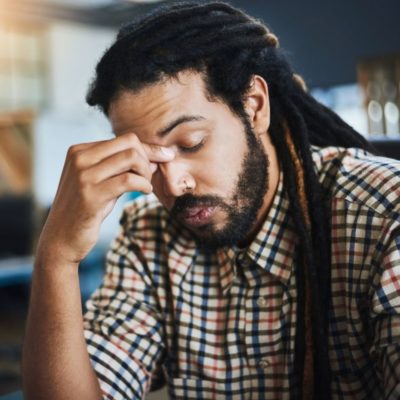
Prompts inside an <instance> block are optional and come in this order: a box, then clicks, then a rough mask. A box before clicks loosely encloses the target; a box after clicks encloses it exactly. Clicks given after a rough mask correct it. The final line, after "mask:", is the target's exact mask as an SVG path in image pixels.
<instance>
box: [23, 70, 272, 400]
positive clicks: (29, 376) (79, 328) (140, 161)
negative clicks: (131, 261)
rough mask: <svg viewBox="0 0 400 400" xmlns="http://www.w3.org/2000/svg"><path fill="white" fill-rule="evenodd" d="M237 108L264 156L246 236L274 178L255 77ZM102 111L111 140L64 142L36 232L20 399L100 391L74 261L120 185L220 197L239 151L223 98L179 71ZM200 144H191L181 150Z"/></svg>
mask: <svg viewBox="0 0 400 400" xmlns="http://www.w3.org/2000/svg"><path fill="white" fill-rule="evenodd" d="M244 105H245V110H246V112H247V114H248V116H249V123H250V125H251V127H252V129H253V131H254V133H255V135H257V137H258V139H259V141H260V143H261V144H262V146H263V147H264V150H265V153H266V155H267V157H268V159H269V174H268V176H269V181H268V190H267V191H266V192H265V196H264V198H263V202H262V206H261V208H260V209H259V211H258V213H257V219H256V222H255V224H254V225H253V227H252V229H251V231H250V232H249V234H248V235H247V238H246V240H247V241H250V240H251V239H252V237H254V235H255V234H256V233H257V231H258V230H259V228H260V225H261V224H262V222H263V220H264V216H265V214H266V213H267V212H268V209H269V207H270V204H271V201H272V198H273V196H274V194H275V191H276V187H277V184H278V177H279V163H278V161H277V158H276V152H275V149H274V147H273V145H272V144H271V142H270V140H269V137H268V134H266V132H267V131H268V127H269V103H268V87H267V84H266V83H265V81H264V80H263V79H262V78H261V77H258V76H255V77H254V79H253V82H252V85H251V88H250V89H249V91H248V93H247V98H246V101H245V104H244ZM193 114H195V115H197V116H198V117H201V119H198V120H197V121H190V122H185V123H183V124H179V125H177V126H175V128H174V129H173V130H171V131H170V132H169V133H168V134H167V135H164V136H163V137H161V136H160V135H157V134H156V132H159V131H160V130H162V129H163V128H165V127H166V126H168V125H170V124H171V122H172V121H174V120H176V118H179V117H181V116H182V115H186V116H193ZM109 118H110V121H111V124H112V127H113V130H114V132H115V133H116V138H114V139H111V140H106V141H100V142H93V143H83V144H79V145H75V146H72V147H71V148H70V149H69V151H68V154H67V157H66V160H65V165H64V169H63V172H62V176H61V179H60V184H59V187H58V191H57V194H56V196H55V199H54V202H53V205H52V208H51V211H50V213H49V216H48V218H47V221H46V224H45V226H44V228H43V231H42V233H41V236H40V239H39V243H38V247H37V251H36V257H35V265H34V272H33V278H32V288H31V300H30V307H29V313H28V318H27V325H26V331H25V339H24V345H23V356H22V375H23V390H24V395H25V398H26V399H28V400H29V399H35V400H38V399H46V400H47V399H53V400H66V399H68V400H69V399H71V400H72V399H73V400H75V399H85V400H91V399H100V398H101V391H100V387H99V383H98V380H97V378H96V374H95V373H94V371H93V369H92V367H91V363H90V359H89V356H88V353H87V349H86V343H85V339H84V337H83V324H82V308H81V298H80V290H79V274H78V267H79V262H80V261H81V260H82V259H83V258H84V257H85V256H86V255H87V254H88V253H89V251H90V250H91V249H92V247H93V246H94V245H95V243H96V242H97V240H98V235H99V230H100V226H101V223H102V221H103V220H104V218H105V217H106V216H107V215H108V214H109V213H110V211H111V210H112V208H113V206H114V204H115V202H116V200H117V199H118V198H119V197H120V196H121V195H122V194H123V193H125V192H128V191H142V192H144V193H150V192H151V191H152V190H154V193H155V194H156V195H157V197H158V198H159V200H160V201H161V203H162V204H163V205H164V206H165V207H166V208H167V209H168V210H171V208H172V207H173V205H174V203H175V201H176V199H177V198H179V197H180V196H182V195H183V194H184V193H185V187H186V186H187V185H189V186H190V187H191V188H192V189H191V191H192V192H193V194H195V195H199V196H201V195H210V194H212V195H217V196H220V197H221V198H224V199H226V200H227V201H229V199H230V197H231V196H232V193H234V190H235V184H236V182H237V178H238V174H239V173H240V170H241V164H242V161H243V158H244V156H245V154H246V150H247V145H246V138H245V134H244V130H243V124H242V122H241V121H240V120H239V118H238V117H236V116H235V115H234V114H233V113H232V112H231V111H230V110H229V108H228V107H227V106H226V105H225V104H223V103H222V102H220V101H216V100H213V101H210V100H209V99H208V98H207V96H206V95H205V90H204V84H203V81H202V78H201V76H200V75H199V74H196V73H191V72H184V73H181V74H180V76H178V79H171V80H167V81H165V82H162V83H158V84H154V85H152V86H149V87H147V88H145V89H143V90H142V91H140V92H139V93H135V94H134V93H131V92H123V93H121V94H120V96H118V97H117V98H116V99H115V100H114V102H113V103H112V104H111V107H110V112H109ZM201 141H204V143H203V147H202V148H201V150H199V151H196V152H190V153H188V152H185V151H184V150H182V147H192V146H194V145H198V143H199V142H201ZM226 224H227V215H226V213H225V212H224V211H223V210H218V212H216V213H215V214H214V216H213V225H214V226H215V227H218V228H221V229H223V227H224V226H225V225H226ZM71 385H72V386H71ZM72 387H73V390H71V388H72Z"/></svg>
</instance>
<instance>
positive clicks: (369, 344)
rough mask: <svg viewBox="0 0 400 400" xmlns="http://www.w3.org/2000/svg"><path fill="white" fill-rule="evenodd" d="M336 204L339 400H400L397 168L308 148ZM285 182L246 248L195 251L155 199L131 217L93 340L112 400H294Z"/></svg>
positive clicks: (95, 360) (94, 305) (115, 247)
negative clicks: (164, 393)
mask: <svg viewBox="0 0 400 400" xmlns="http://www.w3.org/2000/svg"><path fill="white" fill-rule="evenodd" d="M312 154H313V160H314V163H315V169H316V171H317V172H318V174H319V179H320V182H321V183H322V184H323V186H324V187H325V188H326V189H327V190H329V191H330V193H331V208H332V210H331V212H332V214H331V230H332V280H331V282H332V304H331V308H330V311H329V312H330V326H329V356H330V363H331V369H332V382H331V387H330V388H327V391H328V390H330V391H331V393H332V398H333V399H338V400H339V399H351V400H355V399H363V400H366V399H400V214H399V212H400V200H399V199H400V163H398V162H396V161H394V160H390V159H387V158H377V157H372V156H371V155H369V154H368V153H366V152H365V151H363V150H359V149H343V148H338V147H327V148H318V147H316V146H313V147H312ZM288 208H289V202H288V198H287V194H286V191H285V190H284V188H283V184H282V175H281V179H280V183H279V186H278V189H277V192H276V194H275V197H274V199H273V203H272V205H271V208H270V211H269V213H268V215H267V217H266V220H265V223H264V225H263V226H262V229H261V230H260V232H259V233H258V235H257V237H256V238H255V240H254V241H253V242H252V243H251V245H250V246H249V247H248V248H247V249H245V250H243V249H238V248H224V249H221V250H218V251H217V252H215V253H211V254H207V253H204V252H201V251H199V249H197V248H196V246H195V243H194V242H193V240H192V239H191V237H190V235H189V234H188V232H186V231H185V230H182V229H180V228H179V227H177V226H176V225H175V224H174V221H171V220H170V219H169V216H168V213H167V212H166V210H165V209H164V208H163V207H162V206H161V205H160V204H159V203H158V202H157V200H156V199H155V198H154V197H152V196H148V197H142V198H139V199H138V200H136V201H135V202H133V203H130V204H128V205H127V207H126V209H125V212H124V214H123V217H122V219H121V231H120V233H119V235H118V237H117V238H116V239H115V241H114V242H113V244H112V247H111V250H110V251H109V253H108V257H107V267H106V273H105V276H104V280H103V283H102V285H101V286H100V288H99V289H98V290H97V291H96V292H95V293H94V294H93V295H92V297H91V299H90V300H89V301H88V303H87V309H88V310H87V312H86V314H85V316H84V327H85V337H86V340H87V348H88V352H89V354H90V357H91V361H92V364H93V367H94V368H95V370H96V373H97V375H98V378H99V381H100V383H101V388H102V391H103V395H104V399H114V400H118V399H141V398H144V397H145V395H146V393H147V391H148V390H149V388H150V383H151V378H152V376H153V374H154V373H155V371H159V370H160V368H161V369H162V371H163V373H164V374H165V376H166V379H167V382H168V388H169V394H170V397H171V398H172V399H228V398H229V399H252V400H258V399H271V400H272V399H289V398H290V394H291V393H293V391H295V390H296V387H295V383H294V380H293V373H292V372H293V361H294V339H295V331H296V307H297V303H296V299H297V296H296V289H295V288H296V282H295V273H294V269H295V268H296V267H297V265H296V245H297V243H298V239H297V236H296V229H295V228H294V225H293V222H292V220H291V218H290V216H289V213H288Z"/></svg>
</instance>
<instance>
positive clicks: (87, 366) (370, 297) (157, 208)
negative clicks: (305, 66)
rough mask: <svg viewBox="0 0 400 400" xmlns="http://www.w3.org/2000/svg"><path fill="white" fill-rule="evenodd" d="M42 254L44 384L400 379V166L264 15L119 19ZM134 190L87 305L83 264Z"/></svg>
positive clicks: (386, 387)
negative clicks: (326, 92)
mask: <svg viewBox="0 0 400 400" xmlns="http://www.w3.org/2000/svg"><path fill="white" fill-rule="evenodd" d="M87 100H88V103H89V104H90V105H96V106H98V107H100V109H101V110H102V111H103V112H104V113H105V114H106V115H107V116H108V118H109V120H110V122H111V124H112V127H113V131H114V132H115V135H116V138H115V139H112V140H108V141H103V142H96V143H84V144H79V145H76V146H73V147H72V148H71V149H70V151H69V152H68V155H67V159H66V163H65V167H64V171H63V174H62V177H61V181H60V186H59V189H58V192H57V195H56V198H55V200H54V204H53V207H52V210H51V213H50V215H49V218H48V220H47V222H46V225H45V227H44V229H43V232H42V235H41V238H40V242H39V246H38V250H37V257H36V265H35V270H34V277H33V284H32V298H31V305H30V312H29V317H28V324H27V334H26V338H25V344H24V354H23V375H24V388H25V393H26V396H27V398H28V399H31V398H32V399H41V398H43V399H69V398H71V399H72V398H73V399H98V398H101V397H103V398H105V399H137V398H143V397H144V396H145V394H146V393H147V392H148V391H149V389H150V385H151V382H152V379H153V377H154V376H155V375H156V373H157V372H160V371H162V372H163V374H164V375H165V378H166V381H167V383H168V387H169V393H170V396H171V398H176V399H209V398H210V399H211V398H218V399H223V398H229V399H289V398H290V399H330V398H332V399H395V398H398V397H399V396H400V384H399V382H400V363H399V359H400V357H399V351H398V350H399V344H398V343H399V338H400V317H399V305H400V303H399V300H398V297H397V295H398V294H400V285H399V272H400V270H399V264H400V257H399V247H400V241H399V236H398V234H397V232H398V230H399V224H400V216H399V211H400V208H399V200H398V197H399V196H398V194H399V188H400V169H399V165H398V164H396V163H395V162H394V161H392V160H388V159H384V158H379V157H374V156H373V155H372V154H371V153H369V152H368V151H367V150H371V149H370V148H369V145H368V143H367V142H366V141H365V140H364V139H363V138H362V136H360V135H359V134H357V133H356V132H354V131H353V130H352V129H351V128H350V127H349V126H348V125H346V124H345V123H344V122H343V121H342V120H341V119H340V118H339V117H337V116H336V115H335V114H334V113H332V112H331V111H329V110H328V109H326V108H325V107H323V106H322V105H321V104H319V103H317V102H316V101H315V100H314V99H313V98H312V97H311V96H309V95H308V94H307V93H306V91H305V89H304V85H303V84H302V82H301V80H300V78H299V77H298V76H296V75H294V74H293V72H292V70H291V67H290V66H289V64H288V63H287V61H286V59H285V57H284V56H283V55H282V54H281V52H280V50H279V48H278V40H277V38H276V36H274V35H273V34H272V33H270V32H269V30H268V29H267V28H266V27H265V26H264V25H263V24H261V23H260V22H259V21H256V20H254V19H252V18H251V17H249V16H247V15H246V14H244V13H242V12H241V11H239V10H236V9H234V8H232V7H231V6H229V5H228V4H225V3H215V2H212V3H207V4H204V3H181V4H176V3H175V4H172V5H169V6H167V7H165V8H161V9H158V10H157V11H155V12H154V13H152V14H151V15H149V16H147V17H145V18H142V19H140V20H138V21H136V22H133V23H131V24H128V25H127V26H126V27H124V28H123V29H121V31H120V33H119V35H118V37H117V39H116V41H115V43H114V44H113V45H112V46H111V47H110V48H109V49H108V50H107V52H106V53H105V54H104V56H103V58H102V59H101V60H100V62H99V64H98V66H97V69H96V78H95V80H94V82H93V84H92V86H91V88H90V91H89V94H88V99H87ZM128 191H142V192H143V193H146V194H150V193H151V192H153V193H154V195H155V196H154V195H150V196H144V197H142V198H140V199H139V200H138V201H137V202H134V203H132V204H129V205H128V206H127V207H126V209H125V213H124V215H123V217H122V219H121V232H120V234H119V235H118V237H117V238H116V240H115V241H114V243H113V245H112V248H111V250H110V252H109V254H108V257H107V270H106V273H105V276H104V281H103V283H102V285H101V287H100V288H99V289H98V290H97V291H96V292H95V293H94V294H93V296H92V298H91V300H90V301H89V302H88V304H87V308H88V311H87V313H86V315H85V316H84V318H83V323H82V312H81V305H80V296H79V285H78V264H79V262H80V261H81V260H82V259H83V258H84V257H85V255H86V254H87V253H88V252H89V250H90V249H91V248H92V247H93V245H94V244H95V243H96V240H97V237H98V232H99V227H100V224H101V222H102V220H103V219H104V217H105V216H106V215H107V214H108V213H109V212H110V210H111V209H112V207H113V205H114V203H115V201H116V200H117V198H118V197H119V196H120V195H122V194H123V193H125V192H128Z"/></svg>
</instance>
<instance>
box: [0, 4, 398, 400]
mask: <svg viewBox="0 0 400 400" xmlns="http://www.w3.org/2000/svg"><path fill="white" fill-rule="evenodd" d="M160 3H163V2H159V1H156V0H153V1H151V0H149V1H145V0H142V1H135V0H132V1H127V0H86V1H85V0H46V1H44V0H43V1H40V0H36V1H28V0H14V1H13V2H10V1H3V0H0V396H1V395H5V394H6V393H10V392H14V391H16V390H18V389H20V386H21V382H20V368H19V359H20V353H21V341H22V337H23V330H24V321H25V317H26V312H27V304H28V299H29V285H30V279H31V273H32V262H33V257H34V252H35V244H36V241H37V238H38V234H39V232H40V229H41V227H42V225H43V222H44V221H45V218H46V215H47V212H48V210H49V207H50V206H51V203H52V199H53V197H54V195H55V191H56V189H57V185H58V180H59V177H60V174H61V169H62V166H63V163H64V158H65V154H66V151H67V149H68V147H69V146H70V145H72V144H75V143H79V142H87V141H94V140H101V139H106V138H110V137H111V129H110V126H109V124H108V122H107V120H106V119H105V118H104V117H103V116H102V115H101V114H100V113H99V112H98V111H96V110H94V109H90V108H89V107H88V106H87V105H86V104H85V93H86V90H87V88H88V84H89V82H90V80H91V78H92V77H93V71H94V67H95V64H96V62H97V61H98V59H99V57H100V56H101V55H102V53H103V52H104V50H105V49H106V48H107V47H108V46H109V45H110V44H111V42H112V41H113V39H114V36H115V34H116V31H117V29H118V27H119V26H120V25H121V24H122V23H124V22H126V21H129V20H130V19H131V18H133V17H135V16H137V15H139V14H141V13H144V12H146V11H148V10H150V9H152V8H153V7H155V6H157V5H158V4H160ZM231 3H232V4H233V5H235V6H239V7H241V8H243V9H245V10H246V11H248V12H249V13H250V14H251V15H253V16H256V17H259V18H261V19H263V20H264V22H265V23H267V25H268V26H269V27H270V28H271V29H272V31H273V32H275V33H276V35H277V36H278V37H279V39H280V43H281V47H283V48H284V49H286V51H287V53H288V55H289V58H290V59H291V60H292V63H293V64H294V66H295V69H296V71H297V72H298V73H300V74H301V75H302V76H303V77H304V78H305V80H306V82H307V85H308V88H309V90H310V91H311V93H312V94H313V95H314V96H315V97H316V98H317V99H318V100H320V101H321V102H323V103H324V104H326V105H327V106H328V107H330V108H332V109H333V110H335V111H336V112H337V113H339V115H341V116H342V118H344V119H345V120H346V121H347V122H348V123H349V124H351V125H352V126H353V127H354V128H355V129H357V130H358V131H359V132H361V133H362V134H363V135H365V136H366V137H367V138H368V139H370V140H372V141H375V143H377V146H378V147H379V148H380V149H381V151H382V152H383V154H385V155H387V156H390V157H393V158H400V145H399V141H400V133H399V123H400V121H399V107H400V24H399V21H398V18H399V15H400V2H399V1H398V0H384V1H381V2H377V1H375V0H346V1H345V0H336V1H335V2H321V1H318V0H306V1H299V0H286V1H281V2H277V1H272V0H271V1H268V0H264V1H231ZM133 196H134V194H127V195H126V196H125V197H124V198H122V199H120V200H119V201H118V203H117V205H116V207H115V209H114V211H113V212H112V214H111V215H110V216H109V217H108V218H107V219H106V221H105V222H104V224H103V227H102V231H101V236H100V240H99V242H98V244H97V246H96V247H95V249H94V250H93V251H92V252H91V253H90V254H89V256H88V257H87V259H85V260H84V261H83V263H82V265H81V268H80V274H81V288H82V303H83V304H84V302H85V300H86V299H87V298H88V296H89V295H90V293H91V292H92V291H93V290H94V289H95V288H96V287H97V286H98V284H99V282H100V280H101V276H102V272H103V266H104V265H103V264H104V263H103V260H104V254H105V252H106V250H107V247H108V245H109V243H110V241H111V240H112V237H113V236H114V234H115V232H116V230H117V227H118V217H119V215H120V212H121V208H122V206H123V204H124V202H126V201H127V200H129V199H130V198H132V197H133ZM66 218H68V216H66ZM152 396H153V397H152ZM152 396H150V397H149V398H161V395H160V394H158V395H157V394H156V395H154V394H153V395H152ZM157 396H158V397H157ZM162 396H164V395H162ZM2 398H3V397H2ZM4 398H7V399H11V398H21V397H20V394H19V395H18V394H15V395H9V396H6V397H4Z"/></svg>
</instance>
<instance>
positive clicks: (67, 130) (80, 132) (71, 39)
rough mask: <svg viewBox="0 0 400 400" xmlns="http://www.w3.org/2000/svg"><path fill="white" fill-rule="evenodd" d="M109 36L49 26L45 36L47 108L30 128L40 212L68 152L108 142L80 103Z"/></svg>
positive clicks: (105, 236)
mask: <svg viewBox="0 0 400 400" xmlns="http://www.w3.org/2000/svg"><path fill="white" fill-rule="evenodd" d="M114 34H115V32H114V31H113V30H110V29H100V28H93V27H85V26H82V25H77V24H76V25H75V24H71V23H60V22H57V23H53V24H52V25H50V26H49V29H48V33H47V38H46V40H47V49H48V105H47V107H46V109H45V110H44V111H43V112H42V113H40V114H39V116H38V119H37V122H36V126H35V144H34V165H35V170H34V187H35V195H36V199H37V201H38V203H39V204H40V205H41V206H45V207H46V206H49V205H50V204H51V202H52V200H53V197H54V195H55V192H56V189H57V186H58V181H59V178H60V175H61V171H62V167H63V164H64V159H65V155H66V152H67V150H68V147H69V146H71V145H72V144H75V143H80V142H88V141H95V140H103V139H106V138H110V137H111V128H110V126H109V124H108V121H107V120H106V119H105V118H104V117H103V116H102V115H101V113H100V112H99V111H97V110H95V109H91V108H90V107H89V106H87V105H86V103H85V94H86V90H87V88H88V83H89V82H90V80H91V79H92V76H93V72H94V67H95V65H96V62H97V61H98V59H99V57H100V56H101V54H102V53H103V52H104V50H105V49H106V48H107V47H108V46H109V44H110V43H111V41H112V40H113V38H114ZM121 207H122V201H119V202H118V203H117V205H116V207H115V209H114V211H113V213H112V214H111V215H110V216H109V217H108V218H107V219H106V221H105V222H104V224H103V227H102V231H101V239H100V240H102V241H109V240H110V239H111V237H112V236H113V235H114V232H115V230H116V227H117V221H118V216H119V214H120V212H121Z"/></svg>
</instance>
